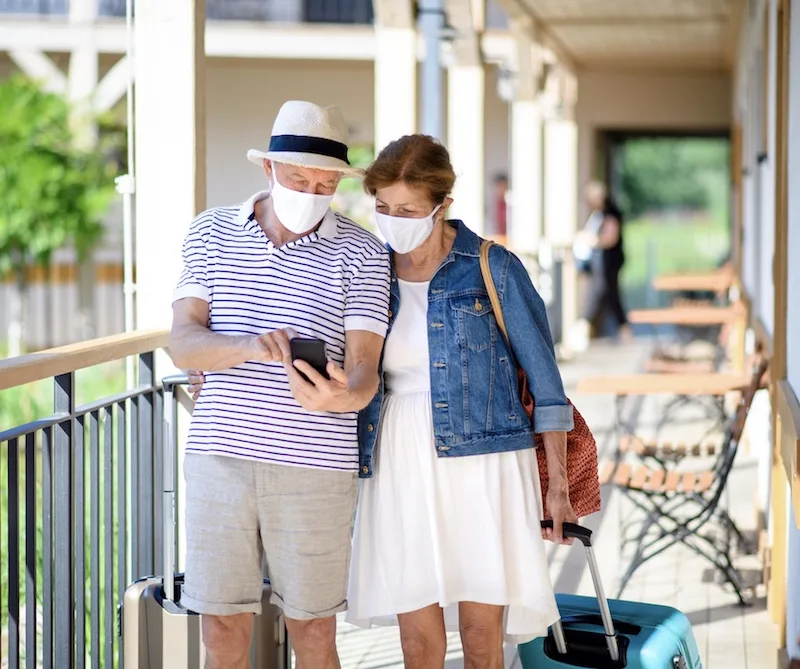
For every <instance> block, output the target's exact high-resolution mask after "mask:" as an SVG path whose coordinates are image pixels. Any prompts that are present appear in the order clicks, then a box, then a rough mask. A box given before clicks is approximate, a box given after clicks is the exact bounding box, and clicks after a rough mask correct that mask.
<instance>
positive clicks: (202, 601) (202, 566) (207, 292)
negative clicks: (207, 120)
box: [170, 102, 390, 669]
mask: <svg viewBox="0 0 800 669" xmlns="http://www.w3.org/2000/svg"><path fill="white" fill-rule="evenodd" d="M346 142H347V129H346V126H345V123H344V120H343V118H342V116H341V113H340V112H339V110H338V109H337V108H334V107H328V108H320V107H317V106H316V105H314V104H311V103H309V102H287V103H286V104H285V105H284V106H283V107H282V108H281V110H280V112H279V114H278V116H277V119H276V120H275V124H274V127H273V130H272V136H271V138H270V143H269V150H268V151H266V152H262V151H255V150H253V151H250V152H248V158H249V159H250V160H251V161H252V162H254V163H256V164H257V165H259V166H260V167H263V170H264V173H265V174H266V177H267V179H268V181H269V182H270V189H269V190H268V191H264V192H260V193H256V194H255V195H254V196H252V197H251V198H250V199H249V200H247V201H246V202H245V203H244V204H242V205H240V206H234V207H219V208H216V209H211V210H209V211H206V212H204V213H202V214H201V215H200V216H198V217H197V218H196V219H195V221H194V222H193V223H192V225H191V227H190V229H189V233H188V235H187V237H186V241H185V243H184V247H183V261H184V269H183V274H182V276H181V278H180V280H179V282H178V286H177V288H176V290H175V294H174V304H173V310H174V317H173V325H172V335H171V338H170V353H171V355H172V358H173V360H174V362H175V364H176V365H177V366H178V367H181V368H184V369H189V368H191V369H198V370H203V372H205V375H206V382H205V385H204V387H203V393H202V396H201V397H200V399H199V401H198V402H197V404H196V406H195V410H194V415H193V417H192V424H191V428H190V432H189V439H188V443H187V446H186V453H187V455H186V462H185V468H184V469H185V476H186V541H187V556H186V582H185V588H184V590H183V593H182V603H183V604H184V605H185V606H186V607H188V608H189V609H192V610H194V611H197V612H198V613H200V614H202V616H203V619H202V628H203V641H204V643H205V646H206V655H207V661H206V669H239V668H244V667H248V666H249V659H248V652H249V646H250V638H251V634H252V628H253V614H256V613H258V612H260V610H261V594H262V578H261V575H262V574H261V565H262V556H263V554H265V555H266V559H267V563H268V565H269V572H270V577H271V582H272V585H273V595H272V601H273V603H274V604H276V605H278V606H280V607H281V608H282V609H283V612H284V614H285V617H286V621H287V627H288V630H289V635H290V637H291V639H292V645H293V648H294V650H295V653H296V656H297V664H298V667H299V668H300V669H328V668H335V667H339V661H338V657H337V654H336V645H335V636H336V624H335V618H334V616H335V614H336V613H337V612H339V611H342V610H343V609H344V608H345V605H346V601H345V595H346V581H347V573H348V563H349V559H350V529H351V524H352V519H353V514H354V510H355V505H356V498H357V491H358V481H357V469H358V443H357V435H356V429H357V428H356V421H357V412H358V411H359V410H360V409H362V408H364V407H365V406H366V405H367V404H368V402H369V401H370V399H371V398H372V397H373V396H374V395H375V392H376V391H377V388H378V363H379V358H380V353H381V349H382V347H383V341H384V337H385V335H386V330H387V323H388V308H389V307H388V305H389V283H390V270H389V257H388V254H387V252H386V251H385V249H384V247H383V246H382V244H381V243H380V241H378V240H377V239H376V238H375V237H373V236H372V235H370V234H369V233H368V232H366V231H365V230H363V229H362V228H360V227H359V226H357V225H356V224H355V223H353V222H352V221H350V220H348V219H346V218H344V217H342V216H340V215H338V214H335V213H333V212H332V211H331V210H330V209H329V205H330V202H331V199H332V198H333V195H334V192H335V191H336V188H337V186H338V184H339V180H340V179H341V178H342V177H343V176H355V175H357V174H358V173H359V171H358V170H355V169H353V168H351V167H350V165H349V163H348V161H347V145H346ZM295 336H300V337H308V338H317V339H322V340H323V341H324V342H325V344H326V349H327V357H328V359H329V360H330V361H331V362H330V363H329V364H328V369H327V371H328V374H329V376H330V378H329V379H326V378H324V377H323V375H321V374H319V373H317V372H316V371H315V370H314V369H313V368H312V367H311V366H310V365H307V364H305V363H304V362H302V361H299V360H298V361H296V362H294V363H293V362H292V356H291V352H290V344H289V342H290V339H292V338H293V337H295Z"/></svg>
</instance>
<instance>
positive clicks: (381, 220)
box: [375, 205, 442, 255]
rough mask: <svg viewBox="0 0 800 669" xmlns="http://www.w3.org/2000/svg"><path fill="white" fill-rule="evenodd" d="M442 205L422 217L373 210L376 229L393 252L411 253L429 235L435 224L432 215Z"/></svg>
mask: <svg viewBox="0 0 800 669" xmlns="http://www.w3.org/2000/svg"><path fill="white" fill-rule="evenodd" d="M441 207H442V205H437V206H436V208H435V209H434V210H433V211H432V212H431V213H430V214H428V215H427V216H425V217H424V218H404V217H402V216H390V215H389V214H382V213H381V212H379V211H376V212H375V222H376V223H377V224H378V230H380V231H381V234H382V235H383V237H384V239H386V241H387V242H388V243H389V246H390V247H391V248H392V250H393V251H394V252H395V253H399V254H401V255H402V254H404V253H411V252H412V251H413V250H414V249H418V248H419V247H420V246H422V245H423V244H424V243H425V242H426V241H427V240H428V237H430V236H431V233H432V232H433V228H434V226H435V225H436V221H435V220H434V217H435V216H436V212H437V211H439V209H441Z"/></svg>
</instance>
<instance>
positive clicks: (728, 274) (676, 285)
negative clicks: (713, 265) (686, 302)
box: [653, 267, 735, 293]
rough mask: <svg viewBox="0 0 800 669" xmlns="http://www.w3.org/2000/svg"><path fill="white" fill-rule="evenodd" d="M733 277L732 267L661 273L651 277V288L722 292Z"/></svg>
mask: <svg viewBox="0 0 800 669" xmlns="http://www.w3.org/2000/svg"><path fill="white" fill-rule="evenodd" d="M734 279H735V275H734V272H733V269H732V268H730V267H724V268H722V269H719V270H715V271H713V272H695V273H691V274H688V273H680V274H663V275H661V276H657V277H655V278H654V279H653V288H655V289H656V290H675V291H698V292H699V291H708V292H711V293H724V292H725V291H727V290H730V288H731V287H732V286H733V282H734Z"/></svg>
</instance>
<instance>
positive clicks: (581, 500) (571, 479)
mask: <svg viewBox="0 0 800 669" xmlns="http://www.w3.org/2000/svg"><path fill="white" fill-rule="evenodd" d="M492 244H493V242H491V241H489V240H486V241H484V242H483V244H482V245H481V256H480V262H481V273H482V274H483V282H484V283H485V284H486V291H487V292H488V293H489V300H490V301H491V303H492V309H493V310H494V316H495V320H496V321H497V326H498V327H499V328H500V331H501V332H502V333H503V337H504V338H505V340H506V342H507V343H508V346H509V349H510V348H511V344H510V342H509V341H508V332H507V331H506V324H505V319H504V318H503V310H502V308H501V307H500V298H499V296H498V294H497V289H496V288H495V285H494V279H493V278H492V272H491V269H490V268H489V249H490V248H491V247H492ZM517 376H518V378H519V388H520V399H521V400H522V406H523V408H524V409H525V413H526V414H527V415H528V418H529V419H531V420H533V409H534V403H533V396H532V395H531V393H530V390H529V388H528V376H527V375H526V374H525V370H524V369H522V368H521V367H518V368H517ZM567 401H569V400H567ZM569 405H570V406H571V407H572V416H573V418H574V421H575V425H574V427H573V429H572V430H571V431H570V432H567V481H568V483H569V500H570V502H571V503H572V508H573V510H574V511H575V515H577V516H578V518H582V517H583V516H588V515H589V514H591V513H596V512H597V511H599V510H600V476H599V473H598V467H597V442H596V441H595V439H594V435H592V431H591V430H590V429H589V426H588V425H586V421H585V420H584V419H583V416H582V415H581V413H580V412H579V411H578V410H577V409H576V408H575V406H574V405H573V404H572V402H569ZM536 459H537V460H538V462H539V480H540V481H541V486H542V502H543V505H544V508H543V509H542V514H543V517H544V518H549V517H550V515H549V513H548V510H547V489H548V483H549V477H548V475H547V458H546V456H545V450H544V440H543V439H542V435H540V434H537V435H536Z"/></svg>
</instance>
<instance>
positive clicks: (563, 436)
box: [542, 432, 569, 492]
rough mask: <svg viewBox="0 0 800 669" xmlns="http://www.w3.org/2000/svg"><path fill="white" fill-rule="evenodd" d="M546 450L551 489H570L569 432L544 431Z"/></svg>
mask: <svg viewBox="0 0 800 669" xmlns="http://www.w3.org/2000/svg"><path fill="white" fill-rule="evenodd" d="M542 440H543V441H544V452H545V458H546V460H547V478H548V481H549V486H550V489H551V490H553V489H557V488H561V489H563V490H564V491H565V492H567V491H568V490H569V482H568V481H567V433H566V432H544V433H542Z"/></svg>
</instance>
